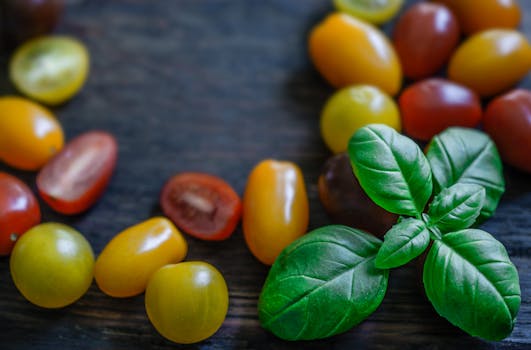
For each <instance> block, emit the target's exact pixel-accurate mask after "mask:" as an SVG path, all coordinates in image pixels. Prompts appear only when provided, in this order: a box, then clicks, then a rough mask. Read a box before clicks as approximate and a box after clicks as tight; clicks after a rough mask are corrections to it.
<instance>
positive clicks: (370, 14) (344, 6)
mask: <svg viewBox="0 0 531 350" xmlns="http://www.w3.org/2000/svg"><path fill="white" fill-rule="evenodd" d="M403 2H404V0H376V1H374V0H334V5H335V7H336V9H338V10H339V11H342V12H346V13H348V14H350V15H352V16H354V17H358V18H360V19H363V20H365V21H367V22H371V23H373V24H382V23H385V22H387V21H389V20H390V19H391V18H392V17H393V16H394V15H396V13H397V12H398V10H400V7H402V3H403Z"/></svg>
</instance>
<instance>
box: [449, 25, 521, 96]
mask: <svg viewBox="0 0 531 350" xmlns="http://www.w3.org/2000/svg"><path fill="white" fill-rule="evenodd" d="M478 57H481V59H478ZM530 68H531V47H530V45H529V42H528V41H527V39H526V37H525V36H524V35H522V34H521V33H519V32H517V31H514V30H505V29H491V30H486V31H483V32H480V33H478V34H476V35H474V36H471V37H470V38H468V39H467V40H466V41H465V42H464V43H463V44H461V46H459V47H458V48H457V50H456V51H455V53H454V54H453V56H452V58H451V59H450V63H449V65H448V76H449V78H450V80H453V81H455V82H457V83H460V84H463V85H465V86H468V87H469V88H471V89H472V90H474V91H475V92H477V93H478V94H479V95H481V96H483V97H489V96H492V95H495V94H498V93H500V92H503V91H504V90H506V89H509V88H510V87H511V86H513V85H514V84H516V83H517V82H518V81H519V80H520V79H522V78H523V77H524V76H525V75H526V74H527V72H528V71H529V69H530Z"/></svg>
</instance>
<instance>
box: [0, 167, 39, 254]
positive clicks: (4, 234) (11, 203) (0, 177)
mask: <svg viewBox="0 0 531 350" xmlns="http://www.w3.org/2000/svg"><path fill="white" fill-rule="evenodd" d="M40 221H41V210H40V208H39V203H38V202H37V199H36V198H35V196H34V195H33V193H32V192H31V190H30V189H29V188H28V186H26V184H25V183H24V182H22V181H20V180H19V179H17V178H16V177H14V176H11V175H9V174H6V173H3V172H0V255H9V254H10V253H11V250H13V246H14V245H15V242H16V240H17V239H18V237H20V236H21V235H22V234H24V233H25V232H26V231H27V230H29V229H30V228H32V227H33V226H35V225H37V224H38V223H39V222H40Z"/></svg>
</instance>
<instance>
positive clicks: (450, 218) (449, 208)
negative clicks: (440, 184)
mask: <svg viewBox="0 0 531 350" xmlns="http://www.w3.org/2000/svg"><path fill="white" fill-rule="evenodd" d="M484 202H485V189H484V188H483V187H482V186H479V185H474V184H462V183H457V184H455V185H453V186H451V187H448V188H445V189H443V190H442V191H441V192H440V193H439V194H438V195H437V196H435V198H434V199H433V200H432V202H431V203H430V208H429V210H428V215H429V217H430V221H429V224H430V225H435V226H437V227H438V228H439V230H440V231H441V232H450V231H457V230H462V229H465V228H468V227H470V226H472V224H474V222H476V219H477V217H478V216H479V213H480V211H481V208H483V203H484Z"/></svg>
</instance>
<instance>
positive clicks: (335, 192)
mask: <svg viewBox="0 0 531 350" xmlns="http://www.w3.org/2000/svg"><path fill="white" fill-rule="evenodd" d="M319 198H320V199H321V203H322V204H323V206H324V208H325V210H326V211H327V212H328V214H329V215H330V216H331V218H332V220H333V221H334V222H335V223H338V224H343V225H347V226H351V227H355V228H360V229H363V230H366V231H368V232H370V233H372V234H374V235H376V236H379V237H383V235H384V234H385V233H386V232H387V230H389V229H390V228H391V227H392V226H393V225H394V224H395V223H396V220H397V219H398V215H395V214H392V213H389V212H388V211H386V210H384V209H382V208H381V207H379V206H377V205H376V204H374V202H373V201H372V200H371V199H370V198H369V197H368V196H367V195H366V194H365V191H363V189H362V188H361V186H360V183H359V182H358V179H356V176H354V172H353V171H352V167H351V165H350V160H349V158H348V156H347V154H346V153H339V154H337V155H335V156H333V157H331V158H329V159H328V160H327V161H326V163H325V165H324V167H323V170H322V172H321V175H320V176H319Z"/></svg>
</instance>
